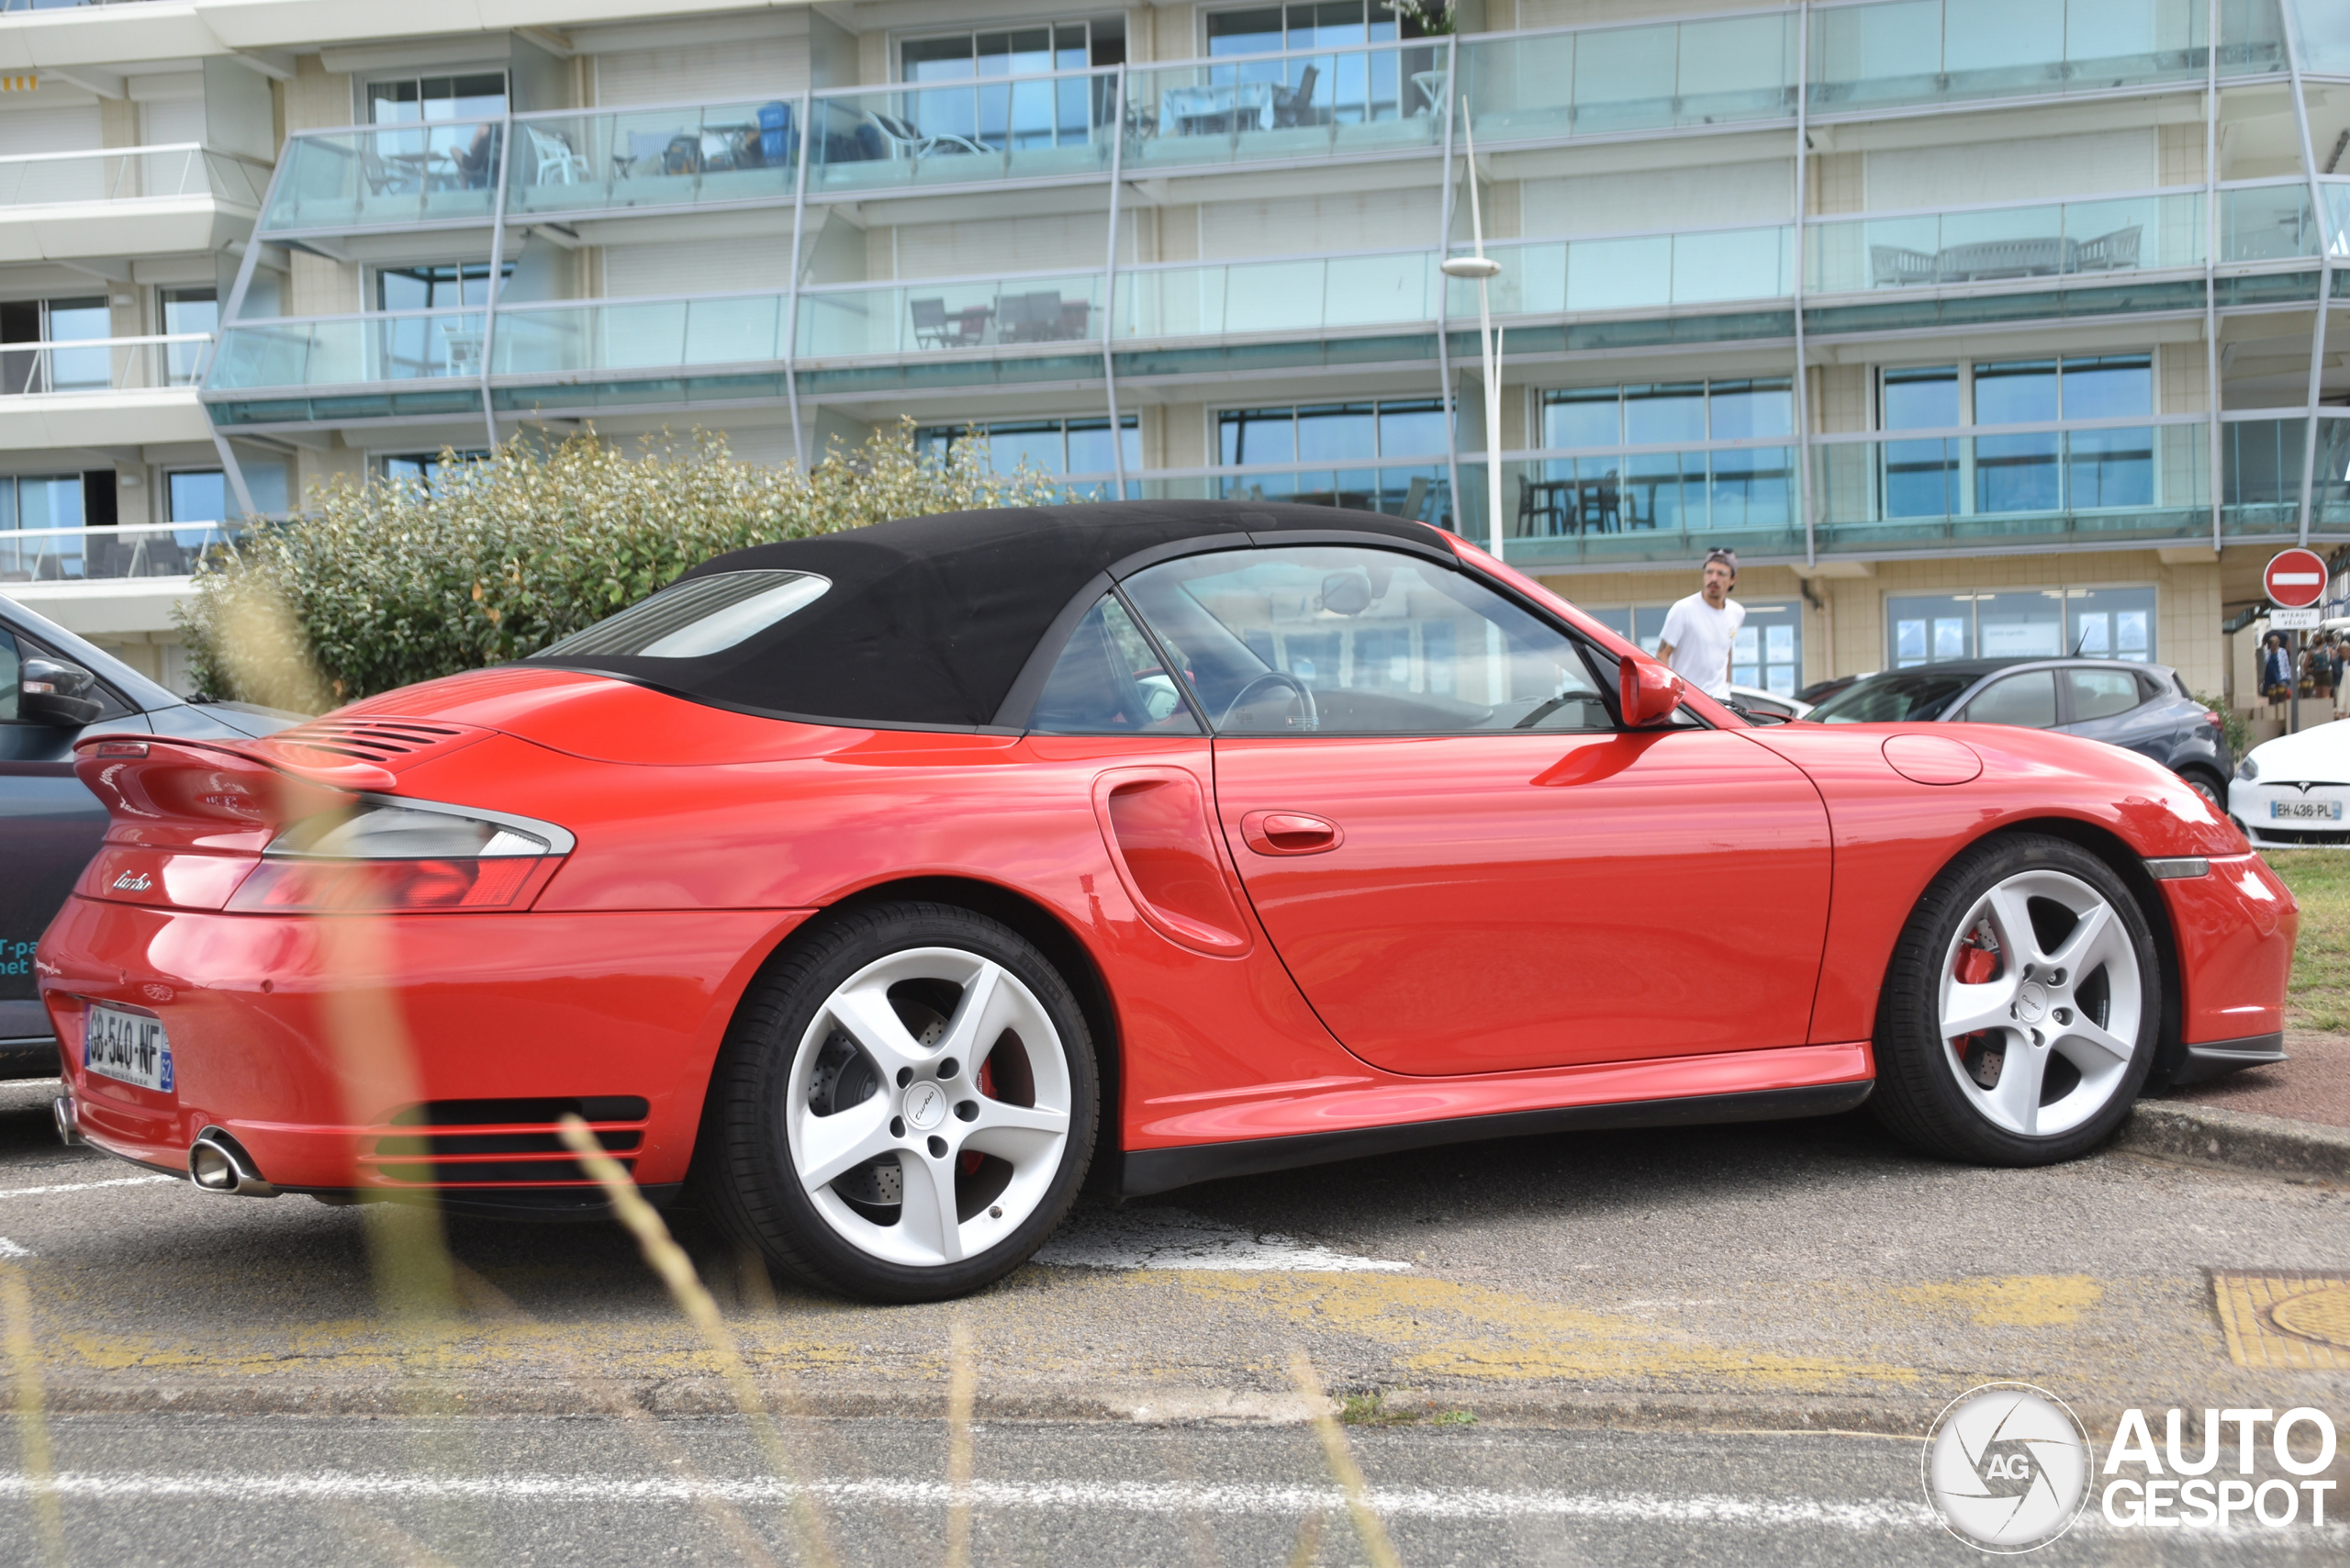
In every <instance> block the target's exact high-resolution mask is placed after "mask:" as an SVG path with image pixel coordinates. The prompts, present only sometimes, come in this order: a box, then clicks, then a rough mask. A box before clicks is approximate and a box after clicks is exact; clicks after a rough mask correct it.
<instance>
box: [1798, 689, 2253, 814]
mask: <svg viewBox="0 0 2350 1568" xmlns="http://www.w3.org/2000/svg"><path fill="white" fill-rule="evenodd" d="M1804 718H1805V720H1806V721H1807V722H1811V723H1818V724H1874V723H1895V722H1918V721H1919V720H1940V721H1942V722H1945V723H1974V724H2018V725H2020V726H2022V727H2023V728H2025V729H2028V730H2062V731H2064V732H2065V734H2073V735H2081V736H2085V737H2087V739H2089V740H2093V741H2105V742H2108V743H2109V744H2111V745H2118V746H2127V747H2128V748H2129V749H2130V750H2132V751H2134V752H2141V753H2143V754H2144V755H2145V756H2151V757H2153V758H2154V760H2155V761H2156V762H2159V763H2161V764H2162V765H2163V766H2164V767H2167V768H2169V769H2170V770H2171V771H2172V772H2173V773H2176V774H2177V775H2178V776H2179V777H2180V778H2184V779H2186V780H2187V782H2188V784H2190V785H2192V786H2193V787H2194V789H2195V792H2196V793H2197V794H2199V795H2200V796H2202V797H2203V798H2204V799H2205V800H2207V801H2210V802H2211V807H2212V809H2213V810H2214V811H2217V812H2221V813H2222V814H2225V812H2227V809H2228V807H2227V801H2228V775H2229V774H2231V773H2233V771H2234V770H2235V758H2234V757H2233V756H2232V755H2230V753H2229V751H2228V737H2227V733H2226V731H2224V730H2223V729H2222V728H2221V724H2220V716H2219V715H2218V714H2216V713H2214V712H2212V711H2210V709H2209V708H2206V707H2204V706H2203V704H2201V703H2200V702H2198V701H2196V700H2195V699H2194V698H2192V697H2190V696H2188V694H2187V687H2186V686H2185V684H2184V683H2183V682H2181V681H2180V680H2179V678H2178V672H2177V671H2176V670H2173V669H2168V668H2165V666H2161V665H2142V664H2131V663H2127V662H2125V661H2123V660H2121V659H1953V660H1952V661H1950V662H1949V663H1947V664H1931V665H1919V666H1913V667H1912V668H1909V669H1895V670H1886V671H1883V672H1881V673H1879V674H1876V675H1864V676H1862V677H1861V678H1859V679H1857V680H1854V681H1853V682H1852V684H1851V685H1849V686H1846V687H1845V688H1844V689H1842V690H1841V691H1836V692H1832V693H1830V694H1829V695H1827V696H1825V697H1823V698H1821V699H1820V702H1819V705H1818V707H1816V708H1814V709H1813V710H1812V711H1810V712H1809V713H1807V714H1806V715H1805V716H1804Z"/></svg>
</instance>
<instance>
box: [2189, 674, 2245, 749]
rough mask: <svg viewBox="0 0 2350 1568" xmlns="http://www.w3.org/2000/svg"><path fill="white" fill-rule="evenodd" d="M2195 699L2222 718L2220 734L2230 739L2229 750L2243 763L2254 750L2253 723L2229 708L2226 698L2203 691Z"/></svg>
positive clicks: (2195, 695) (2240, 713)
mask: <svg viewBox="0 0 2350 1568" xmlns="http://www.w3.org/2000/svg"><path fill="white" fill-rule="evenodd" d="M2193 697H2194V700H2196V701H2198V702H2200V703H2201V704H2203V706H2204V707H2206V708H2209V709H2210V711H2212V712H2214V713H2217V714H2218V715H2219V716H2220V733H2221V734H2223V735H2225V736H2227V737H2228V750H2229V752H2230V753H2232V754H2233V756H2234V757H2235V759H2236V760H2237V761H2238V762H2242V761H2243V760H2244V753H2245V752H2248V751H2250V750H2251V749H2252V723H2251V721H2249V720H2247V719H2246V718H2245V717H2244V714H2243V713H2242V712H2240V711H2237V710H2236V709H2233V708H2231V707H2230V706H2228V700H2227V699H2226V698H2224V697H2213V696H2211V695H2210V693H2208V692H2202V691H2198V692H2196V693H2194V694H2193Z"/></svg>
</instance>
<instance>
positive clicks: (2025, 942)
mask: <svg viewBox="0 0 2350 1568" xmlns="http://www.w3.org/2000/svg"><path fill="white" fill-rule="evenodd" d="M2138 963H2139V960H2138V954H2137V949H2136V947H2135V946H2134V945H2133V944H2132V940H2131V937H2130V934H2129V932H2128V931H2127V929H2125V927H2124V925H2123V924H2122V922H2121V918H2120V916H2119V915H2118V914H2117V913H2116V912H2115V911H2114V909H2113V907H2112V905H2111V904H2109V902H2107V901H2106V897H2105V895H2104V894H2102V893H2100V892H2099V891H2098V890H2097V889H2095V888H2093V887H2091V886H2090V885H2089V884H2088V883H2087V882H2085V881H2083V880H2081V879H2079V878H2077V877H2075V876H2071V875H2069V874H2067V873H2065V872H2063V871H2056V870H2031V871H2024V872H2020V873H2019V874H2017V875H2014V876H2010V877H2009V878H2007V879H2004V880H2002V881H1999V882H1997V883H1996V884H1994V885H1993V886H1992V887H1991V888H1990V889H1989V890H1987V891H1986V892H1985V893H1984V894H1983V895H1982V896H1981V897H1980V898H1979V899H1977V900H1976V901H1975V905H1974V907H1973V908H1972V909H1971V910H1969V911H1968V912H1967V914H1966V916H1965V918H1964V919H1963V920H1961V921H1960V922H1959V924H1958V930H1957V935H1955V936H1953V938H1952V939H1951V943H1950V946H1949V949H1948V951H1947V952H1945V953H1944V955H1943V958H1942V971H1941V972H1942V980H1941V988H1940V998H1939V1001H1940V1006H1939V1011H1938V1014H1937V1016H1938V1017H1939V1018H1940V1020H1941V1035H1942V1043H1943V1046H1944V1047H1946V1048H1945V1049H1944V1050H1943V1052H1942V1059H1943V1062H1944V1063H1945V1065H1946V1066H1947V1067H1948V1068H1949V1070H1950V1071H1951V1073H1952V1075H1953V1077H1954V1078H1955V1079H1956V1081H1957V1082H1958V1086H1959V1088H1960V1090H1961V1091H1962V1092H1964V1094H1965V1095H1966V1097H1967V1098H1968V1099H1969V1100H1970V1101H1971V1102H1973V1103H1974V1105H1975V1109H1976V1110H1977V1111H1978V1112H1979V1113H1981V1114H1982V1115H1983V1116H1984V1117H1985V1118H1986V1119H1987V1120H1988V1121H1990V1122H1991V1123H1992V1124H1994V1125H1995V1126H1999V1127H2001V1128H2004V1129H2005V1130H2006V1131H2008V1132H2010V1133H2015V1134H2020V1135H2021V1136H2022V1137H2053V1136H2055V1135H2057V1134H2062V1133H2065V1132H2069V1131H2070V1130H2072V1129H2073V1128H2075V1127H2077V1126H2080V1125H2081V1124H2083V1123H2084V1122H2087V1121H2088V1120H2089V1119H2091V1118H2092V1117H2094V1116H2095V1115H2097V1114H2098V1112H2099V1111H2101V1110H2103V1109H2104V1108H2105V1107H2106V1106H2107V1105H2108V1104H2109V1103H2110V1102H2111V1101H2112V1099H2113V1097H2114V1095H2115V1094H2116V1093H2117V1092H2119V1091H2120V1090H2121V1087H2122V1084H2123V1082H2124V1081H2125V1080H2126V1078H2127V1077H2128V1074H2129V1070H2130V1063H2131V1058H2132V1055H2133V1054H2134V1052H2135V1051H2136V1048H2137V1041H2138V1038H2139V1034H2140V1025H2141V1023H2142V1020H2141V1018H2140V1012H2141V1009H2142V1006H2143V994H2144V992H2143V984H2142V980H2141V976H2140V972H2139V967H2138Z"/></svg>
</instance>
